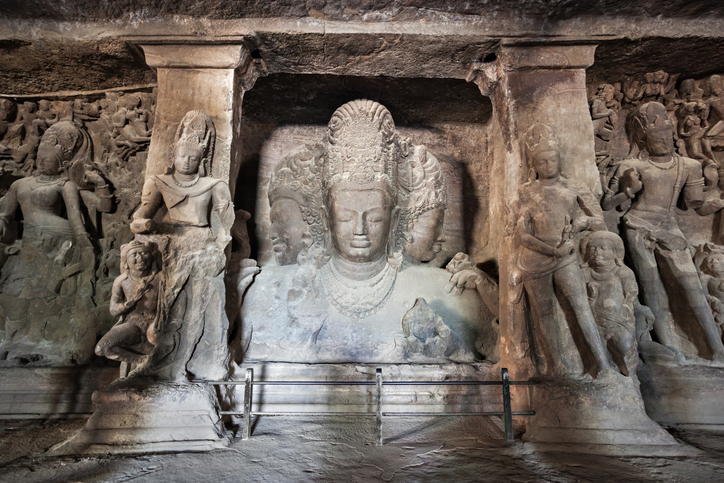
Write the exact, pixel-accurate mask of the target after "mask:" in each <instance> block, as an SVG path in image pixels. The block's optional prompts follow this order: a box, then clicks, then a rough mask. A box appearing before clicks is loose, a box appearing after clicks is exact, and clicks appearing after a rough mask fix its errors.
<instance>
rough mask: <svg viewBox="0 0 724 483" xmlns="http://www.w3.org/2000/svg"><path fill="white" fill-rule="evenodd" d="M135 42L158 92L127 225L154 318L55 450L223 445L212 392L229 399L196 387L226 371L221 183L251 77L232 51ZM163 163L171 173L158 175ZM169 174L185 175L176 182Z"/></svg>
mask: <svg viewBox="0 0 724 483" xmlns="http://www.w3.org/2000/svg"><path fill="white" fill-rule="evenodd" d="M142 47H143V49H144V52H145V54H146V59H147V62H148V64H149V65H150V66H151V67H154V68H155V69H156V70H157V74H158V97H157V107H156V118H155V125H154V130H153V135H152V139H151V146H150V150H149V157H148V161H147V166H146V183H145V185H144V194H143V196H142V203H141V207H140V208H139V209H138V210H137V212H136V213H135V214H134V221H133V223H132V224H131V229H132V231H133V232H134V233H136V241H135V243H136V244H137V246H155V247H158V250H159V252H160V255H162V258H163V262H162V267H161V275H162V276H161V277H159V279H161V278H162V281H161V282H159V284H158V295H157V298H158V300H159V301H158V302H157V303H155V306H156V307H157V309H156V313H155V315H154V316H153V317H149V318H148V320H146V321H145V322H147V323H149V324H150V325H149V327H151V328H152V329H151V330H148V329H147V330H146V332H144V334H145V337H146V340H147V342H148V344H149V345H150V346H152V347H150V348H148V350H146V351H145V352H142V354H143V355H144V356H145V357H143V358H142V359H140V361H139V362H136V361H135V360H134V361H133V362H134V364H135V366H136V367H134V369H133V371H132V372H131V373H130V374H129V375H128V376H126V377H124V378H121V379H119V380H117V381H115V382H114V383H112V384H110V385H109V386H107V387H105V388H102V389H100V390H98V391H96V392H95V393H94V394H93V402H94V404H95V412H94V414H93V416H92V417H91V418H90V420H89V422H88V423H87V424H86V427H85V428H84V429H83V430H82V431H81V432H80V433H79V434H78V435H76V437H74V438H73V439H71V440H69V441H67V442H66V443H64V444H63V445H61V446H60V447H58V448H56V450H55V451H57V452H60V453H64V452H65V453H108V452H110V453H134V452H153V451H195V450H209V449H213V448H218V447H223V446H226V445H228V442H229V438H230V435H229V434H228V432H227V431H226V429H225V427H224V424H223V422H222V420H221V416H220V414H219V409H220V404H219V397H218V396H219V395H221V396H222V398H228V393H227V392H226V391H224V390H222V391H219V393H220V394H217V391H216V390H215V389H214V387H213V386H210V385H208V384H205V383H203V382H199V380H218V379H225V378H227V377H228V375H229V371H230V364H229V351H228V347H227V340H228V329H229V321H228V319H227V316H226V313H225V310H224V307H225V305H224V304H225V301H226V297H225V287H224V267H225V265H226V263H227V258H226V256H225V253H224V251H225V249H226V247H227V245H228V243H229V241H230V240H231V237H230V228H231V226H232V224H233V222H234V211H233V202H232V198H231V194H230V192H229V188H227V186H226V185H227V183H228V184H232V183H233V181H235V179H236V173H237V172H238V166H232V159H237V157H236V156H233V155H232V151H234V148H235V147H232V145H233V144H234V143H235V142H238V141H235V140H238V138H239V134H240V133H239V128H240V115H241V114H240V111H241V109H240V106H239V104H240V103H241V99H242V96H243V93H244V91H245V90H246V89H248V88H249V87H250V86H251V84H252V83H253V81H254V80H255V79H256V76H257V74H256V72H257V71H256V68H255V66H254V64H253V62H252V61H251V57H250V55H249V54H248V52H247V51H246V50H245V48H244V47H243V46H241V45H231V44H226V45H218V44H202V45H188V44H152V45H142ZM174 146H175V148H173V147H174ZM172 149H174V151H173V156H172V152H171V150H172ZM236 151H238V149H237V150H236ZM190 160H195V162H196V165H195V167H193V168H189V166H192V165H193V162H194V161H190ZM209 161H210V162H209ZM171 163H174V166H175V167H174V171H173V172H171V173H167V168H168V167H170V166H171ZM183 163H187V164H183ZM209 165H210V170H209ZM183 166H186V167H185V168H184V167H183ZM187 170H188V171H187ZM191 175H195V177H193V176H191ZM176 176H179V177H182V176H186V178H183V179H186V181H185V183H186V184H184V182H182V181H180V180H181V179H182V178H176ZM189 177H191V181H190V182H189V181H188V178H189ZM153 200H161V202H160V204H158V203H157V202H156V201H153ZM169 200H171V201H169ZM162 208H163V210H165V215H161V214H159V210H161V209H162ZM162 213H163V212H162ZM157 214H159V216H158V217H157V216H156V215H157ZM189 217H190V218H189ZM154 218H156V219H157V221H158V223H157V221H154ZM188 220H190V221H188ZM141 242H144V243H149V244H152V245H143V243H141ZM121 283H122V282H121ZM114 287H116V285H114ZM119 287H121V286H120V285H119ZM121 288H122V287H121ZM124 293H125V292H124ZM144 296H145V295H144ZM140 302H141V303H142V301H140ZM128 303H129V302H128V301H126V302H125V304H128ZM132 303H133V304H136V303H139V300H136V301H133V302H132ZM152 306H153V304H152ZM123 307H125V305H124V306H123ZM129 309H130V307H128V308H122V310H129ZM125 313H130V312H124V314H125ZM139 313H140V312H139ZM128 317H129V320H131V319H130V318H132V317H133V315H128ZM136 317H137V318H138V320H141V318H142V317H144V316H143V315H137V316H136ZM133 320H136V319H133ZM118 337H119V338H117V339H114V338H113V337H111V338H109V339H108V341H109V344H110V345H109V347H110V346H112V345H113V344H116V345H117V344H121V343H122V342H123V341H122V338H121V336H118ZM99 347H100V346H99ZM103 347H105V346H103ZM98 350H100V349H97V353H99V352H98ZM139 350H140V349H139ZM101 352H102V350H101ZM104 355H105V353H104ZM123 357H126V356H123ZM121 360H125V359H121Z"/></svg>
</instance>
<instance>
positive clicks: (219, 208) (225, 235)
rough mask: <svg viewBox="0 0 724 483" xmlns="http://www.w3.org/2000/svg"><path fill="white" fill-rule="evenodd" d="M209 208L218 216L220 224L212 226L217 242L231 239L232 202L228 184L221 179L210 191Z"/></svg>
mask: <svg viewBox="0 0 724 483" xmlns="http://www.w3.org/2000/svg"><path fill="white" fill-rule="evenodd" d="M211 203H212V206H211V209H212V211H213V212H214V213H216V214H217V216H218V217H219V221H220V222H221V226H220V227H218V228H216V227H213V226H212V229H213V230H214V235H215V237H216V240H217V241H219V242H228V241H231V237H230V235H229V230H231V227H232V225H233V224H234V203H233V202H232V201H231V192H230V191H229V185H227V184H226V183H224V182H223V181H222V182H220V183H216V186H214V187H213V188H212V191H211Z"/></svg>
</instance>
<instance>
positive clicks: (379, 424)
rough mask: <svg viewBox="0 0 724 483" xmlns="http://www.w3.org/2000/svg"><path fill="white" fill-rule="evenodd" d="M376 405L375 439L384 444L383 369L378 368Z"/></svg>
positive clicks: (376, 375) (376, 373) (376, 374)
mask: <svg viewBox="0 0 724 483" xmlns="http://www.w3.org/2000/svg"><path fill="white" fill-rule="evenodd" d="M375 382H376V392H375V403H376V406H377V407H376V417H375V439H376V440H377V441H376V442H377V444H382V368H380V367H378V368H377V370H376V371H375Z"/></svg>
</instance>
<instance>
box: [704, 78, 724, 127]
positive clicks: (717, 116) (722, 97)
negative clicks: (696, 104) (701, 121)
mask: <svg viewBox="0 0 724 483" xmlns="http://www.w3.org/2000/svg"><path fill="white" fill-rule="evenodd" d="M705 87H706V91H707V93H708V95H709V97H708V98H707V99H706V102H707V103H708V104H709V110H710V122H709V125H710V126H711V127H710V128H709V130H708V131H707V133H706V135H707V137H709V138H713V137H716V136H719V135H720V134H721V133H722V132H724V83H723V82H722V78H721V76H719V75H713V76H711V77H709V79H708V81H707V83H706V85H705Z"/></svg>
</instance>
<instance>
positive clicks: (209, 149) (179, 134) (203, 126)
mask: <svg viewBox="0 0 724 483" xmlns="http://www.w3.org/2000/svg"><path fill="white" fill-rule="evenodd" d="M215 140H216V129H215V128H214V122H213V121H212V120H211V117H209V115H208V114H205V113H203V112H201V111H189V112H187V113H186V115H185V116H184V118H183V119H182V120H181V123H180V124H179V126H178V128H177V129H176V140H175V141H174V143H173V144H172V145H171V149H170V152H169V155H170V157H171V159H170V162H171V166H170V169H171V171H172V170H173V163H174V157H175V154H176V150H177V149H178V148H179V147H180V146H186V147H189V148H191V149H194V150H195V151H196V152H198V153H199V155H200V156H201V158H202V159H201V164H200V165H199V176H208V175H210V174H211V159H212V158H213V157H214V141H215Z"/></svg>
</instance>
